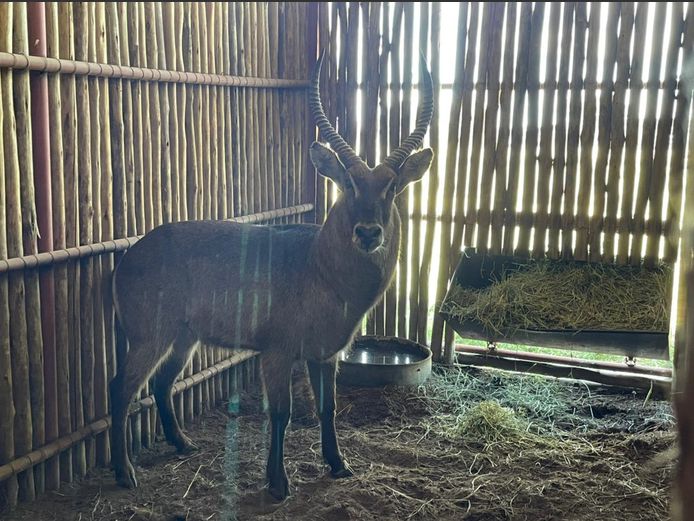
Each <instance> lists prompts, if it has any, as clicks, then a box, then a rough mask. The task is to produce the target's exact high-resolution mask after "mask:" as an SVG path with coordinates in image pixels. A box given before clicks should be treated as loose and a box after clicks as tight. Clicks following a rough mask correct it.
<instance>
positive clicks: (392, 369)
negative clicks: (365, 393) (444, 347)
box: [337, 335, 431, 387]
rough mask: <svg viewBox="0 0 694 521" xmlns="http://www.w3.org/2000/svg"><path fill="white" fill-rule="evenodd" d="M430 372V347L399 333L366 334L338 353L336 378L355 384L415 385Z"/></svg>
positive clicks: (365, 385)
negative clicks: (401, 336)
mask: <svg viewBox="0 0 694 521" xmlns="http://www.w3.org/2000/svg"><path fill="white" fill-rule="evenodd" d="M430 374H431V351H430V350H429V348H427V347H426V346H423V345H422V344H418V343H417V342H413V341H411V340H407V339H404V338H397V337H386V336H374V335H367V336H362V337H359V338H357V339H355V341H354V344H353V345H352V347H351V348H347V349H344V350H343V351H341V352H340V353H339V355H338V374H337V381H338V383H340V384H342V385H348V386H353V387H384V386H386V385H400V386H416V385H420V384H423V383H424V382H425V381H426V379H427V378H429V375H430Z"/></svg>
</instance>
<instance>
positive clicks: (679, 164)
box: [665, 10, 694, 262]
mask: <svg viewBox="0 0 694 521" xmlns="http://www.w3.org/2000/svg"><path fill="white" fill-rule="evenodd" d="M682 51H683V52H682V63H691V61H692V60H693V59H694V15H692V11H689V10H688V11H687V18H686V20H685V21H684V39H683V42H682ZM686 81H687V80H685V78H684V77H681V78H680V81H679V84H678V86H677V87H678V92H684V89H685V87H686V86H687V83H686ZM676 103H677V105H676V110H675V123H674V125H673V128H672V145H671V146H672V159H671V163H670V165H671V166H670V171H671V172H672V173H671V175H670V179H669V185H668V192H669V194H670V200H669V202H668V208H667V217H666V219H665V221H666V222H668V223H672V224H671V229H670V234H669V236H667V237H666V241H665V261H666V262H674V260H675V259H676V258H677V253H678V246H679V235H680V221H681V219H680V216H681V214H682V206H683V205H682V203H683V197H682V190H683V185H684V179H685V176H686V175H687V171H686V168H685V164H684V161H685V158H684V151H685V128H686V127H685V125H686V124H687V123H686V121H687V117H688V116H687V112H688V110H689V103H688V98H686V97H684V98H683V99H680V98H679V97H678V99H677V102H676Z"/></svg>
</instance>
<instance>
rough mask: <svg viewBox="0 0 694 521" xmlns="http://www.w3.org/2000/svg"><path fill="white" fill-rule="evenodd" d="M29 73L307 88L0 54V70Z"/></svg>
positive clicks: (303, 83)
mask: <svg viewBox="0 0 694 521" xmlns="http://www.w3.org/2000/svg"><path fill="white" fill-rule="evenodd" d="M3 67H4V68H10V69H15V70H30V71H37V72H57V73H60V74H74V75H75V76H94V77H97V78H119V79H124V80H139V81H155V82H164V83H186V84H189V85H219V86H224V87H256V88H263V89H297V88H298V89H301V88H306V87H308V85H309V82H308V81H307V80H285V79H275V78H252V77H245V76H229V75H225V74H207V73H202V72H182V71H169V70H161V69H147V68H143V67H130V66H126V65H113V64H109V63H92V62H83V61H76V60H64V59H62V58H44V57H42V56H31V55H26V54H18V53H9V52H0V68H3Z"/></svg>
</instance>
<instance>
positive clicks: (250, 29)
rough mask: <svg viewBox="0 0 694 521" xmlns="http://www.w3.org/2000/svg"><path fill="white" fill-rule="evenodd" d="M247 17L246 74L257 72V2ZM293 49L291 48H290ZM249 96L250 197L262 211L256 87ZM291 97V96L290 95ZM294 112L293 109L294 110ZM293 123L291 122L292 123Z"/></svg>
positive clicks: (245, 37) (247, 141) (247, 7)
mask: <svg viewBox="0 0 694 521" xmlns="http://www.w3.org/2000/svg"><path fill="white" fill-rule="evenodd" d="M288 9H289V10H290V11H291V10H292V6H291V5H289V6H288ZM244 14H245V17H244V21H245V24H244V28H243V39H244V43H245V47H246V53H245V54H244V60H245V65H246V74H249V75H254V74H257V68H256V67H257V62H256V60H254V59H253V55H254V53H255V51H256V48H257V38H256V30H257V23H258V21H257V9H256V5H255V4H250V3H249V4H246V6H245V13H244ZM290 50H291V49H290ZM248 94H249V95H248V98H247V102H248V105H247V110H248V114H247V115H246V124H247V126H248V127H247V128H248V134H247V135H246V148H247V150H248V151H249V154H248V169H249V173H248V175H249V179H250V180H251V186H250V194H249V198H252V200H253V208H254V210H253V211H255V212H258V211H262V210H263V209H264V205H263V203H264V202H263V192H264V190H267V187H265V186H263V185H264V180H263V178H262V177H263V176H262V170H261V168H260V158H259V157H258V154H259V148H258V141H259V139H260V135H259V132H260V125H259V119H260V118H259V110H260V104H259V96H258V92H257V91H256V90H255V89H252V90H250V91H249V93H248ZM290 99H291V97H290ZM292 113H293V111H292ZM290 124H291V123H290ZM293 166H294V165H292V168H291V169H290V172H291V173H290V176H292V177H293V176H294V175H295V170H294V168H293ZM290 201H291V204H294V201H295V199H290Z"/></svg>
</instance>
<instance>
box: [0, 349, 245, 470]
mask: <svg viewBox="0 0 694 521" xmlns="http://www.w3.org/2000/svg"><path fill="white" fill-rule="evenodd" d="M256 354H257V353H256V352H255V351H248V350H243V351H237V352H234V353H233V354H232V356H230V357H229V358H227V359H225V360H222V361H221V362H219V363H217V364H215V365H213V366H211V367H208V368H206V369H203V370H201V371H200V372H199V373H195V374H194V375H192V376H189V377H188V378H184V379H183V380H179V381H178V382H176V383H175V384H174V386H173V393H174V395H176V394H179V393H182V392H183V391H185V390H186V389H190V388H191V387H194V386H196V385H198V384H200V383H202V382H204V381H205V380H209V379H210V378H212V377H213V376H215V375H217V374H219V373H221V372H223V371H226V370H227V369H230V368H231V367H233V366H235V365H238V364H241V363H243V362H245V361H246V360H249V359H251V358H253V357H254V356H256ZM155 403H156V402H155V400H154V397H153V396H147V397H146V398H143V399H142V400H140V401H138V402H135V403H133V404H132V405H131V407H130V411H129V413H130V415H131V416H132V415H134V414H138V413H140V412H141V411H143V410H146V409H150V408H152V407H154V405H155ZM110 427H111V416H106V417H105V418H101V419H99V420H96V421H95V422H93V423H90V424H89V425H85V426H84V427H82V428H81V429H79V430H76V431H75V432H72V433H70V434H68V435H67V436H63V437H62V438H58V439H57V440H55V441H52V442H51V443H49V444H47V445H44V446H43V447H41V448H40V449H36V450H35V451H32V452H30V453H29V454H25V455H23V456H20V457H18V458H17V459H15V460H13V461H10V462H9V463H6V464H4V465H2V466H0V483H1V482H3V481H4V480H6V479H7V478H9V477H12V476H16V475H17V474H19V473H20V472H23V471H25V470H27V469H29V468H31V467H33V466H34V465H38V464H39V463H41V462H44V461H46V460H48V459H50V458H52V457H53V456H55V455H56V454H59V453H61V452H63V451H65V450H67V449H69V448H70V447H72V446H73V445H75V444H77V443H79V442H80V441H83V440H85V439H87V438H89V437H92V436H96V435H97V434H100V433H102V432H104V431H106V430H108V429H109V428H110Z"/></svg>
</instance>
